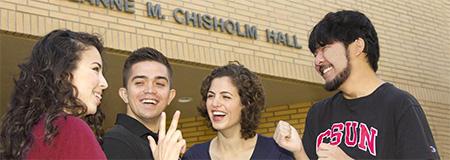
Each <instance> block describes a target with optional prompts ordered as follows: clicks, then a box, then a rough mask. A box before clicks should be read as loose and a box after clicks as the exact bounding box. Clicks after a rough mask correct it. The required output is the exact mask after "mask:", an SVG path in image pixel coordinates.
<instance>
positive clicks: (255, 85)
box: [197, 63, 265, 139]
mask: <svg viewBox="0 0 450 160" xmlns="http://www.w3.org/2000/svg"><path fill="white" fill-rule="evenodd" d="M220 77H229V78H230V79H231V82H232V84H233V85H234V86H235V87H236V88H237V89H238V92H239V97H240V98H241V103H242V105H244V106H245V107H243V108H242V110H241V122H240V124H241V137H242V138H244V139H248V138H252V137H254V136H255V135H256V129H258V125H259V123H260V122H261V116H262V112H263V111H264V105H265V93H264V88H263V86H262V85H261V82H260V79H259V77H258V76H257V75H256V74H254V73H253V72H251V71H250V70H249V69H247V68H245V67H244V66H243V65H240V64H239V63H238V64H233V63H230V64H228V65H226V66H223V67H220V68H216V69H214V70H213V71H212V72H211V75H209V76H208V77H206V79H205V80H203V82H202V87H201V88H200V94H201V95H202V101H201V103H200V105H199V106H198V107H197V110H198V111H199V112H200V115H201V116H202V117H204V118H205V119H206V125H207V126H208V128H210V129H212V130H213V131H217V130H216V129H214V128H213V127H212V123H211V119H210V118H209V116H208V110H207V109H206V100H207V94H208V91H209V88H210V87H211V83H212V81H213V80H214V79H215V78H220Z"/></svg>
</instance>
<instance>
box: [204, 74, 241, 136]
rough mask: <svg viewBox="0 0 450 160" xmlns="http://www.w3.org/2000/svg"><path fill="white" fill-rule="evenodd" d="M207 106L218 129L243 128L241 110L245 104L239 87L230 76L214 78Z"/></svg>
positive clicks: (215, 127)
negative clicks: (242, 101)
mask: <svg viewBox="0 0 450 160" xmlns="http://www.w3.org/2000/svg"><path fill="white" fill-rule="evenodd" d="M206 107H207V110H208V115H209V118H210V119H211V123H212V126H213V128H214V129H216V130H218V131H221V130H225V129H230V128H235V129H238V130H240V129H241V125H240V121H241V114H242V113H241V110H242V108H243V107H244V106H243V105H242V103H241V98H240V97H239V93H238V90H237V88H236V87H235V86H234V85H233V83H232V82H231V79H230V78H229V77H219V78H215V79H214V80H212V82H211V86H210V88H209V91H208V94H207V100H206Z"/></svg>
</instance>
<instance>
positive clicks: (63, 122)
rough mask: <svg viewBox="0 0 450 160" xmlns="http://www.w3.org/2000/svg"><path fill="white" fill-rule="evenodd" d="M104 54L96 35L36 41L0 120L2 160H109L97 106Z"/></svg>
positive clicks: (58, 33)
mask: <svg viewBox="0 0 450 160" xmlns="http://www.w3.org/2000/svg"><path fill="white" fill-rule="evenodd" d="M102 51H103V45H102V43H101V41H100V40H99V38H98V37H97V36H95V35H91V34H87V33H80V32H72V31H70V30H54V31H52V32H51V33H49V34H47V35H45V36H44V37H43V38H42V39H40V40H39V41H38V42H37V44H36V45H35V46H34V48H33V50H32V53H31V56H30V58H29V59H28V60H27V61H26V62H24V63H22V64H20V65H19V68H20V70H21V71H20V76H19V77H18V79H16V80H15V87H14V89H13V91H12V93H11V98H10V100H9V103H8V109H7V111H6V114H5V115H4V116H3V120H2V131H1V134H0V143H1V148H0V159H83V158H89V159H105V158H106V157H105V155H104V153H103V152H102V150H101V148H100V145H99V142H98V141H97V139H96V136H97V137H101V135H102V134H103V128H102V126H101V125H102V122H103V119H104V115H103V113H102V111H101V110H100V108H99V107H98V105H99V104H100V102H101V98H102V97H101V95H102V91H103V90H104V89H106V88H107V87H108V84H107V82H106V80H105V78H104V76H103V73H102V67H103V66H102V58H101V53H102ZM80 118H84V119H85V121H83V120H81V119H80ZM86 123H87V124H86ZM93 131H94V132H93ZM99 140H100V141H101V138H99Z"/></svg>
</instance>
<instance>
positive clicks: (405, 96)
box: [374, 83, 420, 111]
mask: <svg viewBox="0 0 450 160" xmlns="http://www.w3.org/2000/svg"><path fill="white" fill-rule="evenodd" d="M377 90H379V91H378V93H377V94H376V95H375V96H374V98H375V99H377V101H378V102H379V103H385V105H383V106H392V107H393V109H395V110H400V111H404V110H408V109H411V108H412V107H420V104H419V102H418V101H417V99H416V98H415V97H414V96H413V95H411V94H410V93H408V92H406V91H404V90H401V89H399V88H397V87H395V86H394V85H392V84H390V83H385V84H383V85H382V86H380V88H379V89H377Z"/></svg>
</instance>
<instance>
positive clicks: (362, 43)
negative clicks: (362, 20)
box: [355, 37, 366, 56]
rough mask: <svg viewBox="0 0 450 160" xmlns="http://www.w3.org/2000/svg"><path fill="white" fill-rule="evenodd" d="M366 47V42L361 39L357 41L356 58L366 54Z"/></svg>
mask: <svg viewBox="0 0 450 160" xmlns="http://www.w3.org/2000/svg"><path fill="white" fill-rule="evenodd" d="M365 45H366V42H365V41H364V39H362V38H361V37H360V38H358V39H356V40H355V46H356V56H359V55H360V54H361V53H363V52H364V47H365Z"/></svg>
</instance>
